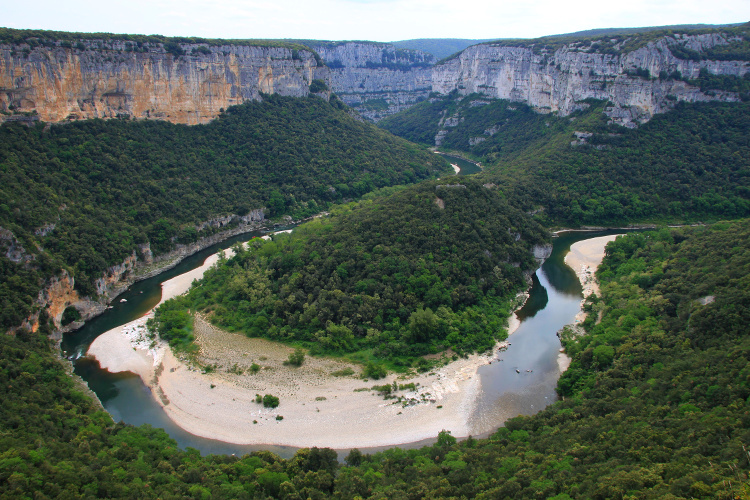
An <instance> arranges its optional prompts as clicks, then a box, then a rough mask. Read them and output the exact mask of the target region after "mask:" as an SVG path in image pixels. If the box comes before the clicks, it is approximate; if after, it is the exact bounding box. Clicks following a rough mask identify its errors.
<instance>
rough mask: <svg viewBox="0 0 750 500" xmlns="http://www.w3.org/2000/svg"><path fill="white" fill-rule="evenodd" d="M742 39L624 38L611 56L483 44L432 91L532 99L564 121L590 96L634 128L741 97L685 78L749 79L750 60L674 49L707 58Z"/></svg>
mask: <svg viewBox="0 0 750 500" xmlns="http://www.w3.org/2000/svg"><path fill="white" fill-rule="evenodd" d="M735 38H736V37H733V36H732V35H726V34H720V33H713V34H704V35H673V36H665V37H662V38H660V39H657V40H656V41H652V42H650V43H648V44H646V45H645V46H643V47H641V48H638V49H637V50H632V51H629V52H626V51H625V44H626V43H627V42H628V40H622V41H621V42H620V43H619V45H616V46H615V47H614V48H613V50H610V51H607V52H606V53H605V52H597V49H596V47H595V46H594V45H592V42H590V41H586V42H578V43H571V44H568V45H562V46H560V47H558V48H556V49H555V50H552V49H546V48H544V47H542V48H537V47H534V46H525V47H511V46H506V45H501V44H483V45H475V46H472V47H469V48H468V49H466V50H464V51H463V52H462V53H461V54H460V55H459V56H457V57H455V58H453V59H451V60H449V61H446V62H445V63H443V64H440V65H437V66H435V67H434V68H433V70H432V89H433V91H435V92H438V93H440V94H449V93H450V92H453V91H457V92H458V93H459V94H460V95H469V94H472V93H479V94H484V95H486V96H487V97H492V98H497V99H508V100H511V101H519V102H524V103H527V104H529V105H531V106H533V107H534V108H536V109H537V110H538V111H541V112H557V113H559V114H560V115H562V116H565V115H568V114H570V113H572V112H573V111H575V110H577V109H581V107H583V106H585V105H586V104H585V103H583V102H582V101H584V100H586V99H590V98H591V99H598V100H605V101H610V102H611V103H612V106H611V107H609V108H608V109H607V111H606V112H607V114H608V115H609V116H610V118H611V119H612V120H613V121H614V122H616V123H619V124H622V125H626V126H633V125H634V124H636V123H639V122H645V121H647V120H648V119H650V118H651V117H652V116H653V115H654V114H656V113H661V112H664V111H666V110H668V109H670V108H671V107H673V106H674V104H675V103H676V102H678V101H689V102H696V101H711V100H722V101H736V100H739V98H738V96H737V95H736V94H735V93H732V92H721V91H715V92H701V90H700V89H699V88H697V87H695V86H692V85H690V84H688V83H687V82H685V81H684V80H685V79H694V78H697V77H698V76H699V74H700V71H701V70H702V69H704V70H707V71H708V72H710V73H712V74H718V75H731V76H738V77H742V76H744V75H745V74H746V73H747V72H748V71H749V70H750V63H748V62H747V61H717V60H710V59H701V60H687V59H680V58H678V57H676V56H675V55H674V54H673V52H672V50H671V48H674V47H679V48H687V49H690V50H692V51H695V52H698V53H700V52H704V51H706V50H708V49H711V48H713V47H715V46H717V45H726V44H728V43H732V42H735V41H737V40H735ZM618 51H621V52H620V53H619V54H618V53H617V52H618ZM674 75H679V77H675V76H674Z"/></svg>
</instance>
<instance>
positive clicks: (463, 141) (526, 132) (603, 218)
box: [380, 79, 750, 226]
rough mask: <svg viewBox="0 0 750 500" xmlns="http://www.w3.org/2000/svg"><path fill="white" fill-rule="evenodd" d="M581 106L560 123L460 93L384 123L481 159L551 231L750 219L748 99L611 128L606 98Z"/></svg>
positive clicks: (488, 175)
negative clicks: (557, 227) (564, 227)
mask: <svg viewBox="0 0 750 500" xmlns="http://www.w3.org/2000/svg"><path fill="white" fill-rule="evenodd" d="M746 82H747V83H746ZM739 83H742V84H743V85H747V86H748V88H750V80H745V79H743V80H740V81H739ZM582 104H584V105H585V106H586V107H587V108H588V109H586V110H582V111H577V112H574V113H572V114H571V115H569V116H568V117H559V116H555V115H544V114H540V113H536V112H534V110H532V109H531V108H530V107H529V106H527V105H524V104H521V103H513V102H509V101H507V100H491V99H487V98H484V97H482V96H481V95H477V94H473V95H469V96H466V97H464V98H461V97H459V96H458V94H457V93H454V94H453V95H451V96H448V97H447V98H444V99H439V98H433V99H431V101H430V102H424V103H420V104H419V105H417V106H414V107H413V108H411V109H409V110H407V111H406V112H404V113H402V114H399V115H395V116H393V117H391V118H389V119H387V120H384V121H382V122H381V123H380V125H381V126H383V127H384V128H386V129H387V130H390V131H391V132H393V133H395V134H398V135H401V136H403V137H405V138H407V139H410V140H415V141H419V142H423V143H426V144H429V143H430V142H432V141H435V143H437V144H439V145H440V147H441V148H448V149H450V150H453V151H459V152H462V153H464V154H466V155H468V156H470V157H471V158H473V159H475V160H478V161H481V162H482V165H483V167H484V174H482V175H483V178H484V180H485V182H495V183H497V184H499V185H500V186H502V187H503V190H504V191H505V192H506V193H507V195H508V196H510V197H511V198H512V199H513V200H514V202H515V203H517V204H519V206H522V207H523V208H524V209H525V210H527V211H530V212H531V211H533V212H537V217H540V218H542V219H543V221H544V223H545V224H549V225H557V224H560V225H568V226H579V225H581V224H587V225H592V224H593V225H612V224H623V223H632V222H636V221H654V220H672V221H673V222H674V221H677V220H679V221H700V220H706V219H708V220H711V219H715V218H734V217H747V216H748V215H750V184H749V183H748V182H749V181H748V164H747V158H750V142H748V137H750V135H749V134H748V131H749V130H750V114H749V113H748V106H749V103H747V102H741V103H696V104H688V103H680V104H678V105H676V107H675V109H673V110H672V111H670V112H669V113H663V114H660V115H657V116H655V117H654V118H653V119H652V120H651V121H649V122H648V123H645V124H643V125H640V126H639V127H637V128H634V129H631V128H627V127H622V126H618V125H614V124H611V123H607V122H608V118H607V116H606V114H605V112H606V110H607V109H608V107H607V104H606V103H604V102H601V101H593V100H590V101H587V102H586V103H582ZM423 124H426V125H423ZM433 134H434V135H433Z"/></svg>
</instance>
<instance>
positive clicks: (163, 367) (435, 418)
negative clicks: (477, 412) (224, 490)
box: [88, 256, 518, 448]
mask: <svg viewBox="0 0 750 500" xmlns="http://www.w3.org/2000/svg"><path fill="white" fill-rule="evenodd" d="M217 258H218V256H212V257H209V258H208V259H207V260H206V262H205V263H204V264H203V266H201V267H199V268H196V269H195V270H193V271H190V272H189V273H186V274H183V275H180V276H177V277H175V278H173V279H171V280H169V281H166V282H164V284H163V285H162V289H163V291H162V299H161V301H160V303H161V302H163V301H165V300H167V299H169V298H171V297H174V296H176V295H179V294H181V293H184V292H185V291H187V289H188V288H189V287H190V284H191V283H192V282H193V280H194V279H198V278H200V276H202V275H203V273H204V272H205V270H206V269H208V268H209V267H210V266H211V265H213V263H215V262H216V260H217ZM149 317H150V313H149V315H146V316H144V317H142V318H139V319H137V320H135V321H133V322H131V323H128V324H127V325H124V326H121V327H117V328H115V329H113V330H110V331H108V332H105V333H104V334H102V335H101V336H99V337H98V338H97V339H96V340H95V341H94V342H93V343H92V345H91V347H90V349H89V351H88V354H89V355H91V356H94V357H95V358H96V359H97V360H98V361H99V363H100V365H101V366H102V367H103V368H106V369H107V370H109V371H111V372H121V371H131V372H134V373H136V374H138V375H139V376H140V377H141V379H143V380H144V382H145V383H146V384H147V385H149V386H150V387H151V389H152V390H153V391H154V394H155V395H156V396H157V399H158V401H159V402H160V404H161V405H162V406H163V407H164V409H165V412H166V413H167V415H168V416H169V417H170V418H171V419H172V420H173V421H174V422H175V423H177V425H179V426H180V427H182V428H183V429H185V430H187V431H188V432H191V433H192V434H195V435H198V436H202V437H206V438H211V439H218V440H221V441H226V442H232V443H238V444H279V445H289V446H300V447H303V446H327V447H333V448H350V447H373V446H387V445H395V444H402V443H409V442H414V441H419V440H422V439H428V438H434V437H435V436H437V434H438V433H439V432H440V431H441V430H443V429H447V430H450V431H451V432H452V433H453V435H454V436H458V437H461V436H467V435H468V434H469V432H470V431H469V423H468V416H469V415H470V414H471V410H472V409H473V406H474V404H475V400H476V397H477V394H478V392H479V389H480V387H479V384H480V383H479V377H478V376H477V373H476V372H477V369H478V368H479V367H480V366H482V365H484V364H486V363H489V362H490V361H492V360H493V359H494V358H493V356H494V355H495V353H496V352H497V351H496V350H495V351H493V352H492V353H489V354H485V355H472V356H469V357H468V358H465V359H458V360H457V361H454V362H452V363H450V364H448V365H446V366H444V367H442V368H440V369H438V370H435V371H434V372H430V373H427V374H422V375H418V376H413V377H409V378H408V379H406V378H403V377H397V376H396V375H393V374H392V375H390V376H389V377H387V378H385V379H382V380H377V381H373V380H370V381H365V380H362V379H361V378H358V374H359V372H360V367H359V366H357V365H353V364H348V363H345V362H342V361H339V360H336V359H331V358H313V357H309V356H308V357H307V358H306V360H305V363H304V364H303V365H302V366H301V367H299V368H294V367H290V366H285V365H284V361H285V360H286V359H287V357H288V356H289V353H290V352H292V349H291V348H289V347H286V346H283V345H281V344H278V343H274V342H270V341H267V340H264V339H249V338H247V337H244V336H242V335H237V334H233V333H229V332H224V331H222V330H219V329H217V328H215V327H214V326H212V325H210V324H209V323H207V322H206V321H204V320H203V319H202V318H197V319H196V329H195V333H196V342H197V344H198V345H199V346H200V354H199V360H200V363H201V364H202V365H204V366H212V367H213V371H211V372H209V373H203V372H201V371H199V370H197V369H195V368H193V367H191V366H190V365H189V364H187V363H185V362H184V361H182V360H180V359H178V358H177V357H176V356H175V355H174V354H173V353H172V352H171V351H170V350H169V349H168V348H167V347H166V345H165V344H163V343H158V344H156V345H151V342H150V341H149V339H148V338H147V336H146V329H145V323H146V321H147V319H148V318H149ZM517 327H518V320H517V319H516V317H515V316H512V318H511V320H510V324H509V332H510V333H512V332H513V331H515V329H516V328H517ZM502 345H503V344H499V345H498V347H501V346H502ZM253 364H257V365H258V366H260V367H261V368H260V370H259V371H258V372H257V373H253V372H252V370H251V366H252V365H253ZM346 368H349V369H351V371H353V372H354V373H353V374H352V375H349V376H341V377H336V376H333V375H332V373H333V372H337V371H341V370H344V369H346ZM394 381H395V382H396V384H402V385H403V384H412V383H413V384H415V386H416V387H415V389H413V390H412V389H409V390H399V391H397V392H396V394H397V396H400V397H401V400H400V401H399V400H398V399H384V397H383V396H382V395H380V394H378V393H377V391H373V390H371V388H372V386H373V385H383V384H393V382H394ZM256 394H261V395H264V394H272V395H274V396H277V397H279V399H280V401H281V404H280V405H279V407H278V408H276V409H268V408H264V407H263V406H262V405H260V404H257V403H256V402H255V396H256ZM277 416H283V420H277V419H276V417H277Z"/></svg>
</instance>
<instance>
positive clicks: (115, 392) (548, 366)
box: [62, 232, 612, 457]
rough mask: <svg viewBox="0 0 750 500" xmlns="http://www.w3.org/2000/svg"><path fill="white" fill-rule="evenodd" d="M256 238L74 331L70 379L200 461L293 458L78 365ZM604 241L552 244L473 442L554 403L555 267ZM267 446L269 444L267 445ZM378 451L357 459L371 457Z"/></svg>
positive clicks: (130, 296)
mask: <svg viewBox="0 0 750 500" xmlns="http://www.w3.org/2000/svg"><path fill="white" fill-rule="evenodd" d="M259 234H260V233H257V232H255V233H247V234H244V235H240V236H237V237H234V238H232V239H230V240H227V241H225V242H222V243H220V244H217V245H214V246H212V247H210V248H207V249H205V250H203V251H201V252H199V253H197V254H195V255H193V256H190V257H188V258H186V259H185V260H184V261H182V262H181V263H180V264H179V265H178V266H176V267H175V268H173V269H171V270H169V271H166V272H164V273H163V274H160V275H159V276H156V277H154V278H150V279H148V280H144V281H141V282H139V283H136V284H135V285H133V286H132V287H130V288H129V289H128V290H127V291H126V292H124V293H123V294H122V295H120V296H119V297H117V298H116V299H115V300H114V301H113V303H112V309H109V310H107V311H106V312H105V313H104V314H102V315H101V316H99V317H97V318H94V319H93V320H91V321H89V322H88V323H86V325H85V326H84V327H83V328H81V329H80V330H78V331H76V332H72V333H69V334H66V335H65V336H64V338H63V341H62V350H63V353H64V355H65V356H66V357H68V358H70V359H71V360H73V363H74V368H75V373H76V374H78V375H80V376H81V377H82V378H83V379H84V380H85V381H86V382H87V383H88V385H89V387H90V388H91V389H92V390H93V391H94V392H95V393H96V394H97V396H98V397H99V399H100V400H101V402H102V404H103V405H104V408H105V409H106V410H107V411H108V412H109V413H110V414H111V415H112V417H113V418H114V419H115V420H116V421H123V422H126V423H129V424H133V425H141V424H149V425H152V426H154V427H159V428H163V429H165V430H166V431H167V433H169V435H170V436H171V437H172V438H173V439H174V440H175V441H177V444H178V445H179V446H180V447H181V448H186V447H188V446H189V447H192V448H196V449H198V450H200V451H201V452H202V453H204V454H205V453H221V454H231V453H235V454H237V455H241V454H244V453H248V452H250V451H255V450H261V449H262V450H270V451H273V452H274V453H277V454H279V455H280V456H282V457H290V456H292V455H293V454H294V452H295V451H296V448H293V447H282V446H272V445H261V446H246V445H235V444H230V443H224V442H221V441H215V440H211V439H205V438H200V437H197V436H194V435H192V434H190V433H188V432H186V431H184V430H182V429H181V428H180V427H178V426H177V425H175V424H174V423H173V422H172V421H171V420H170V419H169V418H168V417H167V416H166V414H165V413H164V411H163V409H162V408H161V406H160V405H159V404H158V403H157V402H156V399H155V398H154V396H153V394H152V393H151V391H150V389H149V388H148V387H147V386H146V385H144V384H143V382H142V381H141V380H140V378H139V377H137V376H136V375H132V374H129V373H119V374H112V373H109V372H107V371H106V370H102V369H100V368H99V365H98V363H97V362H95V361H92V360H90V359H88V358H84V357H81V356H82V355H83V354H84V353H85V352H86V351H87V350H88V347H89V345H90V344H91V342H92V341H93V340H94V339H95V338H96V337H97V336H98V335H100V334H102V333H104V332H106V331H108V330H110V329H112V328H114V327H116V326H119V325H121V324H124V323H127V322H130V321H132V320H134V319H136V318H138V317H140V316H142V315H143V314H145V313H146V312H148V311H149V310H150V309H151V308H152V307H153V306H154V305H155V304H156V303H158V301H159V300H160V298H161V283H162V282H163V281H166V280H168V279H170V278H173V277H174V276H177V275H179V274H182V273H185V272H187V271H189V270H191V269H194V268H195V267H197V266H200V265H201V264H202V263H203V261H204V260H205V259H206V258H207V257H208V256H210V255H212V254H213V253H215V252H217V251H219V250H220V249H224V248H229V247H230V246H231V245H232V244H234V243H235V242H237V241H246V240H249V239H250V238H252V237H254V236H258V235H259ZM604 234H612V232H597V233H580V232H576V233H566V234H564V235H562V236H560V237H558V238H555V241H554V244H553V252H552V255H551V257H550V258H549V259H547V261H545V263H544V265H543V266H542V268H541V269H540V270H538V271H537V273H536V275H535V277H534V285H533V286H532V289H531V290H530V297H529V300H528V301H527V303H526V305H525V306H524V308H523V309H522V310H521V311H519V313H518V315H519V318H520V319H521V320H522V324H521V326H520V327H519V329H518V330H517V331H516V333H514V334H513V335H512V336H511V337H510V341H511V346H510V347H509V348H508V350H507V351H505V352H503V353H499V354H498V360H497V362H494V363H493V364H491V365H486V366H483V367H481V368H480V370H479V375H480V377H481V380H482V387H483V391H482V394H481V397H480V398H479V401H478V404H477V409H476V411H475V412H474V414H473V415H472V417H471V418H472V422H473V425H474V427H475V429H476V432H474V433H473V434H474V435H480V434H486V433H487V432H489V431H491V430H493V429H495V428H497V427H499V426H501V425H502V424H503V422H504V421H505V420H506V419H507V418H509V417H512V416H515V415H518V414H531V413H535V412H537V411H539V410H541V409H542V408H543V407H544V406H546V405H548V404H550V403H552V402H553V401H554V400H555V399H556V396H555V392H554V388H555V385H556V383H557V379H558V378H559V375H560V372H559V370H558V369H557V357H558V354H559V352H558V351H559V349H560V343H559V340H558V339H557V337H556V336H555V333H556V332H557V331H558V330H559V329H560V328H562V327H563V326H564V325H566V324H568V323H571V322H573V318H574V317H575V314H576V313H577V311H578V305H579V302H580V293H581V287H580V284H579V283H578V280H577V278H576V275H575V273H574V272H573V271H572V270H571V269H570V268H569V267H567V266H566V265H565V264H564V262H563V260H562V259H563V257H564V254H565V253H566V252H567V251H568V249H569V248H570V245H571V244H572V243H574V242H576V241H579V240H583V239H587V238H591V237H595V236H600V235H604ZM121 299H125V301H124V302H122V301H121ZM500 359H503V361H500ZM516 369H518V370H519V371H520V373H517V372H516ZM526 370H533V371H526ZM272 439H273V438H272V437H269V440H272ZM432 441H433V440H426V441H420V442H418V443H408V444H406V445H400V447H401V448H413V447H419V446H423V445H425V444H430V443H431V442H432ZM380 449H382V448H373V449H363V451H366V452H375V451H379V450H380ZM347 451H348V450H342V451H341V452H340V454H341V455H345V454H346V452H347Z"/></svg>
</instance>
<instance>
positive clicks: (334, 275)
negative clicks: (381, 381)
mask: <svg viewBox="0 0 750 500" xmlns="http://www.w3.org/2000/svg"><path fill="white" fill-rule="evenodd" d="M547 239H548V236H547V232H546V230H544V229H543V228H542V227H541V226H540V225H539V224H537V223H536V222H534V221H533V220H532V219H531V218H530V217H528V215H526V214H525V213H523V212H521V211H520V210H518V209H516V208H513V207H512V206H510V205H509V204H508V203H507V201H506V200H505V199H503V197H502V196H500V194H499V193H498V191H497V190H496V189H494V188H492V187H485V186H483V185H482V184H481V183H480V182H478V181H476V180H471V179H467V178H461V179H460V181H459V180H457V179H456V178H448V179H444V180H441V181H425V182H422V183H420V184H417V185H415V186H410V187H407V188H405V189H403V190H400V191H398V192H396V193H395V194H392V195H390V196H378V197H374V199H367V200H364V201H361V202H359V203H352V204H349V205H346V206H343V207H340V208H338V209H337V210H335V211H333V212H332V214H331V217H330V218H325V219H316V220H315V221H312V222H308V223H306V224H305V225H303V226H300V227H298V228H297V229H296V230H295V231H294V232H293V233H292V234H282V235H277V236H276V237H274V241H269V242H264V241H263V240H260V239H257V240H254V241H253V242H251V244H250V245H249V248H248V249H244V248H243V247H242V246H237V247H235V251H236V254H235V255H234V256H233V257H231V258H229V259H226V260H224V261H222V262H221V263H220V265H218V266H216V267H214V268H212V269H210V270H208V271H207V272H206V275H205V277H204V278H203V279H202V280H201V281H200V282H199V283H198V284H197V285H196V286H195V287H193V288H192V290H191V291H190V292H189V293H188V294H187V295H185V296H182V297H178V298H176V299H172V300H173V301H172V303H168V304H166V307H165V308H164V309H165V310H164V311H162V310H161V309H160V312H159V313H158V314H157V317H156V320H157V323H158V325H156V326H157V327H158V330H159V332H160V334H161V335H162V336H163V337H166V338H167V339H168V340H171V341H172V344H173V345H179V344H180V343H182V342H183V341H185V340H186V339H187V338H188V336H189V334H190V333H189V328H186V327H187V326H189V321H187V318H186V316H185V315H184V314H182V315H180V314H178V311H177V310H178V309H179V308H180V307H181V308H182V310H183V311H187V310H192V311H196V310H197V311H202V312H203V313H205V314H206V315H207V316H208V318H209V319H210V320H211V321H212V322H214V323H215V324H217V325H218V326H220V327H222V328H225V329H229V330H231V331H238V332H243V333H245V334H246V335H248V336H254V337H255V336H265V337H268V338H271V339H274V340H281V341H287V342H289V341H291V342H303V343H305V345H307V346H308V347H309V348H310V349H311V352H313V353H356V356H354V359H358V360H361V361H370V360H371V359H375V360H387V361H389V362H390V363H391V365H395V366H397V367H398V366H401V367H408V366H411V364H412V363H418V362H419V361H422V362H424V359H422V358H418V356H420V355H423V354H428V353H432V354H435V353H439V352H443V351H445V350H446V349H452V350H453V351H454V352H456V353H457V354H459V355H460V354H464V353H467V352H474V351H484V350H486V349H489V348H490V347H492V345H494V343H495V342H496V341H497V340H502V339H503V338H504V337H505V335H506V333H505V329H504V325H505V323H506V318H507V314H508V313H509V311H510V309H511V302H512V299H513V298H514V297H515V295H516V293H517V292H519V291H521V290H522V289H524V288H526V286H527V284H526V281H525V279H524V273H531V272H533V270H535V269H536V267H537V265H538V264H537V262H536V261H535V260H534V258H533V254H532V248H533V247H534V246H535V245H543V244H545V243H546V240H547ZM167 311H169V312H167Z"/></svg>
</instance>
